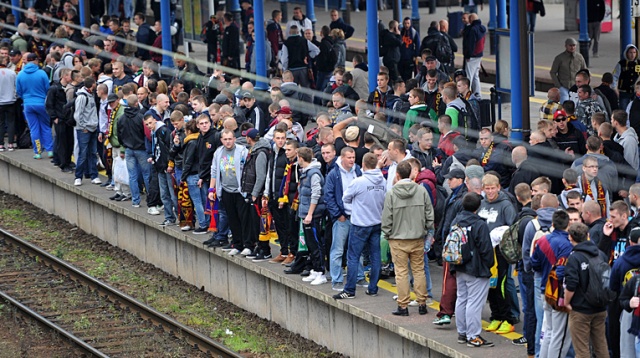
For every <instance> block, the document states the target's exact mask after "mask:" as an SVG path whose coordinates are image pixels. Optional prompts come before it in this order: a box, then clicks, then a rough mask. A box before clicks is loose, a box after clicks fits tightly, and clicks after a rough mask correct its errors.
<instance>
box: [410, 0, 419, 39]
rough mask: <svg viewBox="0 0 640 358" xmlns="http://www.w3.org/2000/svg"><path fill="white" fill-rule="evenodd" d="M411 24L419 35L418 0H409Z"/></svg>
mask: <svg viewBox="0 0 640 358" xmlns="http://www.w3.org/2000/svg"><path fill="white" fill-rule="evenodd" d="M411 25H412V26H413V28H414V29H416V31H418V35H420V8H419V4H418V0H411Z"/></svg>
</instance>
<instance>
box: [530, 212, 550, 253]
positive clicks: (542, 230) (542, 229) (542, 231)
mask: <svg viewBox="0 0 640 358" xmlns="http://www.w3.org/2000/svg"><path fill="white" fill-rule="evenodd" d="M531 222H532V223H533V228H534V229H535V230H536V231H535V234H534V235H533V240H531V251H533V249H534V248H535V245H536V242H537V241H538V240H539V239H540V238H541V237H543V236H545V235H547V234H548V233H550V232H552V231H553V227H552V228H549V227H547V226H541V225H540V221H538V219H537V218H536V219H533V220H531Z"/></svg>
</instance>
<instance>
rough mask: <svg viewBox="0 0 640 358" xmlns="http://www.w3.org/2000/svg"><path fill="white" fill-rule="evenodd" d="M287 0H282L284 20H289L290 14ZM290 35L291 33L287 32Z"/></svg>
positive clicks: (281, 6) (281, 7) (281, 9)
mask: <svg viewBox="0 0 640 358" xmlns="http://www.w3.org/2000/svg"><path fill="white" fill-rule="evenodd" d="M287 2H288V1H287V0H280V11H282V21H283V22H285V23H286V22H287V21H289V14H287ZM287 36H289V34H287Z"/></svg>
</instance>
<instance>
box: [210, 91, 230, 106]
mask: <svg viewBox="0 0 640 358" xmlns="http://www.w3.org/2000/svg"><path fill="white" fill-rule="evenodd" d="M213 103H217V104H229V97H227V96H225V95H223V94H222V93H221V94H219V95H217V96H216V98H215V99H214V100H213Z"/></svg>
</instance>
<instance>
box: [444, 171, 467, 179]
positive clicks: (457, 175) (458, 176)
mask: <svg viewBox="0 0 640 358" xmlns="http://www.w3.org/2000/svg"><path fill="white" fill-rule="evenodd" d="M444 178H445V179H453V178H456V179H464V178H465V175H464V170H462V169H452V170H450V171H449V173H448V174H447V175H445V176H444Z"/></svg>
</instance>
